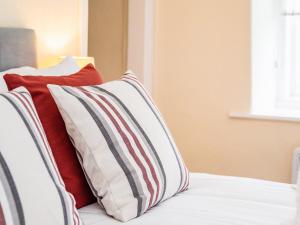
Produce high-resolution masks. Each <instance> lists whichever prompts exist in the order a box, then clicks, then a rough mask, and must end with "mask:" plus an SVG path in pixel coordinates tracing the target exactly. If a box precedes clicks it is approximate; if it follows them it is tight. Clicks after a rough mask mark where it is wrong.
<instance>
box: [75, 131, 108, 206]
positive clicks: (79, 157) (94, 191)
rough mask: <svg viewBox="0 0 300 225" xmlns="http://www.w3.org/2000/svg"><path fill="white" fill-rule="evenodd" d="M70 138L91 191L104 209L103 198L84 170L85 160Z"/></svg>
mask: <svg viewBox="0 0 300 225" xmlns="http://www.w3.org/2000/svg"><path fill="white" fill-rule="evenodd" d="M69 138H70V140H71V142H72V144H73V146H74V149H75V151H76V155H77V158H78V161H79V163H80V165H81V168H83V173H84V176H85V179H86V181H87V183H88V184H89V187H90V188H91V190H92V192H93V194H94V196H96V198H97V200H98V203H99V204H100V206H101V207H102V208H104V206H103V204H102V202H101V199H102V198H101V197H99V195H98V192H97V190H96V189H95V188H94V186H93V184H92V181H91V179H90V178H89V176H88V175H87V174H86V172H85V169H84V166H83V159H82V156H81V155H80V152H79V151H78V149H77V148H76V145H75V141H74V139H73V138H72V137H71V136H70V135H69Z"/></svg>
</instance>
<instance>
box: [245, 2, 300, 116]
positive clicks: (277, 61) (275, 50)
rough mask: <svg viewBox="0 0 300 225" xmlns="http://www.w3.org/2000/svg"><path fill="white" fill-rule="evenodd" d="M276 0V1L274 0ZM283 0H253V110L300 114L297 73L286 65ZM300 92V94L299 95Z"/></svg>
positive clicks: (271, 113) (265, 114) (269, 114)
mask: <svg viewBox="0 0 300 225" xmlns="http://www.w3.org/2000/svg"><path fill="white" fill-rule="evenodd" d="M274 3H275V4H274ZM281 4H282V0H252V19H251V22H252V56H251V60H252V63H251V64H252V96H251V97H252V99H251V112H250V113H251V114H252V115H263V116H275V117H291V118H300V93H298V92H297V91H296V87H295V82H296V80H295V79H296V77H292V76H290V75H289V76H287V74H288V73H287V71H284V68H283V63H282V62H283V60H284V59H283V55H284V52H282V51H283V49H285V48H283V46H280V44H282V43H284V36H283V35H282V33H283V32H281V31H282V29H284V27H283V26H284V25H285V23H284V17H283V16H282V13H283V12H282V5H281ZM298 94H299V95H298Z"/></svg>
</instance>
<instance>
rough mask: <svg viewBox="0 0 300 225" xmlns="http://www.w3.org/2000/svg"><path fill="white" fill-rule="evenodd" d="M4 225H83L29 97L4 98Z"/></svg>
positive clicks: (0, 176) (0, 180) (0, 183)
mask: <svg viewBox="0 0 300 225" xmlns="http://www.w3.org/2000/svg"><path fill="white" fill-rule="evenodd" d="M0 108H1V111H0V115H1V116H0V124H1V129H0V199H1V206H0V224H7V225H8V224H30V225H41V224H43V225H53V224H55V225H66V224H68V225H73V224H74V225H75V224H81V222H80V219H79V216H78V213H77V211H76V209H75V201H74V199H73V197H72V195H70V194H68V192H67V191H66V190H65V187H64V183H63V181H62V179H61V177H60V175H59V173H58V170H57V167H56V164H55V161H54V160H53V156H52V153H51V149H50V146H49V144H48V142H47V138H46V136H45V133H44V130H43V127H42V125H41V123H40V120H39V118H38V115H37V112H36V110H35V108H34V105H33V102H32V99H31V97H30V94H29V93H28V92H27V91H26V89H24V88H20V89H18V90H16V91H13V92H7V93H0Z"/></svg>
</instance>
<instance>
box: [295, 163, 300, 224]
mask: <svg viewBox="0 0 300 225" xmlns="http://www.w3.org/2000/svg"><path fill="white" fill-rule="evenodd" d="M295 188H296V191H297V213H296V216H295V221H294V225H300V169H299V171H298V179H297V185H296V187H295Z"/></svg>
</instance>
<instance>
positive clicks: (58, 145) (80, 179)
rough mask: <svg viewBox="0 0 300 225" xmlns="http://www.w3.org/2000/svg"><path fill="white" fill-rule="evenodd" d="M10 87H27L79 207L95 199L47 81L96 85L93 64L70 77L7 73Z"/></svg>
mask: <svg viewBox="0 0 300 225" xmlns="http://www.w3.org/2000/svg"><path fill="white" fill-rule="evenodd" d="M4 79H5V81H6V83H7V86H8V88H9V90H12V89H14V88H17V87H20V86H24V87H26V88H27V89H28V90H29V92H30V94H31V96H32V98H33V102H34V104H35V106H36V109H37V112H38V115H39V117H40V120H41V122H42V125H43V127H44V130H45V132H46V135H47V138H48V141H49V144H50V146H51V149H52V152H53V155H54V158H55V161H56V163H57V166H58V169H59V172H60V174H61V176H62V178H63V180H64V183H65V185H66V189H67V190H68V191H69V192H70V193H72V194H73V195H74V198H75V200H76V206H77V208H80V207H83V206H85V205H89V204H91V203H93V202H95V201H96V199H95V197H94V196H93V194H92V192H91V190H90V187H89V186H88V184H87V181H86V178H85V176H84V174H83V171H82V169H81V165H80V163H79V161H78V159H77V155H76V151H75V149H74V146H73V144H72V143H71V141H70V139H69V136H68V133H67V131H66V128H65V124H64V121H63V119H62V118H61V115H60V113H59V111H58V109H57V106H56V104H55V102H54V100H53V98H52V97H51V94H50V92H49V90H48V88H47V84H58V85H70V86H80V85H96V84H101V83H102V78H101V76H100V74H99V73H98V72H97V70H96V69H95V68H94V66H93V65H92V64H89V65H87V66H85V67H84V68H83V69H81V70H80V71H79V72H78V73H76V74H73V75H70V76H59V77H58V76H55V77H54V76H19V75H11V74H10V75H5V76H4Z"/></svg>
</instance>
